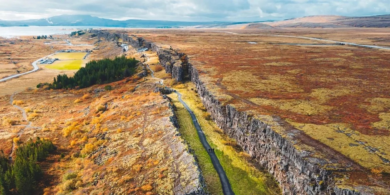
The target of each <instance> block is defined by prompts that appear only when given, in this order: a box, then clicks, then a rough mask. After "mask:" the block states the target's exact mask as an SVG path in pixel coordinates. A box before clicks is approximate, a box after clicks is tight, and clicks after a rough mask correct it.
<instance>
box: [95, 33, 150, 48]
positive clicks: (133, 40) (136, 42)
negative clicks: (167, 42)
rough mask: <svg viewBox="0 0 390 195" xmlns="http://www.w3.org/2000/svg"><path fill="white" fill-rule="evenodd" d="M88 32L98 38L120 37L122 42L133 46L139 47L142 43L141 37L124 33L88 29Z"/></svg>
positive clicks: (114, 39)
mask: <svg viewBox="0 0 390 195" xmlns="http://www.w3.org/2000/svg"><path fill="white" fill-rule="evenodd" d="M89 33H91V34H92V36H93V37H97V38H98V39H99V40H102V39H103V40H105V41H118V40H119V39H121V40H122V42H123V43H128V44H129V45H131V46H132V47H134V48H139V47H141V46H142V45H143V44H144V39H143V38H138V37H136V36H129V35H127V34H125V33H111V32H109V31H103V30H90V31H89Z"/></svg>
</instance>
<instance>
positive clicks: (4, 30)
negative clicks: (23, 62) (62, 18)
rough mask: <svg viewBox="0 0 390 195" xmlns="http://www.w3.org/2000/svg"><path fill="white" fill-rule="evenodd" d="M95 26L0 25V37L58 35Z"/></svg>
mask: <svg viewBox="0 0 390 195" xmlns="http://www.w3.org/2000/svg"><path fill="white" fill-rule="evenodd" d="M90 28H97V27H80V26H28V27H20V26H18V27H0V37H6V38H12V37H19V36H38V35H58V34H70V33H71V32H73V31H76V30H84V29H90Z"/></svg>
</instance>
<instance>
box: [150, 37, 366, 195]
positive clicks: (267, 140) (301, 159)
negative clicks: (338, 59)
mask: <svg viewBox="0 0 390 195" xmlns="http://www.w3.org/2000/svg"><path fill="white" fill-rule="evenodd" d="M152 45H153V44H152ZM153 50H154V51H156V52H157V53H158V56H159V58H160V62H161V64H162V65H163V66H164V67H165V69H166V71H167V72H170V73H172V77H173V78H175V79H177V80H182V79H183V78H184V77H185V76H186V75H185V72H186V73H187V74H188V78H189V79H191V81H192V82H193V83H195V85H196V89H197V92H198V94H199V96H200V98H201V99H202V102H203V104H204V106H205V107H206V108H207V110H208V112H210V114H211V116H212V117H213V119H214V121H215V122H216V123H217V125H218V126H219V127H220V128H221V129H223V131H224V132H225V133H226V134H227V135H229V137H231V138H234V139H235V140H236V141H237V143H238V145H239V146H241V147H242V149H243V150H244V151H246V152H247V153H249V154H250V156H251V157H252V158H253V159H254V160H255V161H256V162H257V163H258V164H259V165H261V166H262V167H264V168H265V169H266V170H267V171H268V172H269V173H271V174H272V175H273V176H274V177H275V179H276V180H277V181H278V182H279V184H280V187H281V188H282V190H283V193H284V194H332V195H344V194H348V195H358V194H361V193H359V192H356V191H354V190H349V189H341V188H339V187H336V186H335V181H334V176H333V174H332V172H331V171H328V170H325V169H323V168H322V167H323V166H319V165H318V164H321V163H319V162H320V161H321V159H315V158H312V157H310V158H309V153H308V152H307V151H304V150H302V151H300V150H298V149H296V147H294V145H293V142H294V141H293V139H287V138H286V137H285V136H282V135H280V134H278V133H277V132H276V131H274V130H273V129H272V127H271V126H270V125H269V124H267V122H265V121H261V120H259V119H256V118H255V117H253V116H250V115H249V114H247V113H246V112H240V111H238V110H236V109H235V108H234V107H233V106H231V105H222V104H221V103H220V102H219V101H218V100H217V99H216V98H215V97H214V96H213V94H212V93H210V92H209V91H208V89H207V86H206V85H205V84H204V83H203V82H202V81H201V79H200V77H199V72H198V70H197V69H196V67H194V66H193V65H191V64H190V63H188V58H187V56H186V55H185V54H183V53H180V54H179V53H176V52H175V51H173V50H164V49H161V48H157V47H156V46H155V45H154V46H153ZM183 56H185V60H183V61H181V60H180V62H181V63H180V62H179V63H180V66H178V67H180V68H178V69H175V66H174V64H176V63H178V60H179V59H181V57H183ZM183 64H186V66H184V65H183ZM185 68H186V70H185ZM290 134H291V135H290V136H292V137H294V136H296V137H298V136H300V132H299V131H297V130H295V131H292V132H291V133H290ZM320 147H321V146H320Z"/></svg>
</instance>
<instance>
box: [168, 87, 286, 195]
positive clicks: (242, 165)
mask: <svg viewBox="0 0 390 195" xmlns="http://www.w3.org/2000/svg"><path fill="white" fill-rule="evenodd" d="M174 88H175V87H174ZM191 88H194V87H193V86H192V83H188V84H185V85H180V87H177V88H175V89H176V90H177V91H179V92H180V93H182V94H183V97H182V98H183V100H184V101H186V103H187V104H188V106H189V107H190V108H191V109H192V110H193V112H194V113H195V115H196V117H197V119H198V122H199V124H200V125H201V127H202V130H203V132H204V133H205V135H206V136H207V140H208V142H209V144H210V145H211V146H212V147H213V148H214V149H215V153H216V155H217V157H218V159H219V161H220V163H221V165H222V166H223V168H224V170H225V172H226V175H227V177H228V178H229V181H230V184H231V186H232V189H233V191H234V193H235V194H237V195H240V194H242V195H252V194H253V195H254V194H256V195H257V194H280V190H279V188H278V186H277V184H276V182H275V181H274V180H273V179H272V177H270V176H269V175H268V174H265V173H263V172H261V171H259V170H258V169H256V168H255V167H254V166H252V165H251V164H250V163H249V161H248V159H247V158H248V156H247V154H245V153H243V152H241V151H240V150H239V147H237V145H236V144H235V141H234V140H232V139H230V138H228V137H227V136H226V135H224V134H223V133H222V130H221V129H219V128H218V127H217V126H216V124H215V123H214V122H213V121H212V120H210V119H208V118H209V116H208V114H207V112H205V111H204V107H203V106H202V104H201V102H200V98H199V97H198V96H197V94H196V93H195V92H194V91H192V90H189V89H191ZM169 97H170V98H172V100H173V104H174V105H175V106H176V108H177V110H176V116H177V117H178V120H179V124H180V129H179V131H180V133H181V134H182V136H183V138H184V139H185V140H186V141H187V142H188V143H189V145H190V146H191V148H192V149H193V150H194V152H195V155H196V156H197V157H198V160H199V165H200V167H201V170H202V174H203V176H204V178H205V181H206V185H207V187H208V190H209V192H210V193H211V194H222V189H221V184H220V181H219V177H218V175H217V172H216V171H215V170H214V167H213V165H212V164H211V160H210V158H209V156H208V154H207V152H206V151H205V150H204V148H203V146H202V144H201V142H200V141H199V138H198V135H197V132H196V129H195V127H194V125H193V123H192V120H191V116H190V115H189V114H188V112H187V110H186V109H185V108H184V107H183V106H182V105H181V103H180V102H179V101H178V100H177V95H176V94H171V95H170V96H169Z"/></svg>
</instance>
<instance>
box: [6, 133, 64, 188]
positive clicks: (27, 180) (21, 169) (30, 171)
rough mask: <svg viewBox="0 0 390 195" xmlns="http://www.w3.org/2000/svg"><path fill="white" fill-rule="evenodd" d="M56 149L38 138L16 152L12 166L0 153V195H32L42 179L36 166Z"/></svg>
mask: <svg viewBox="0 0 390 195" xmlns="http://www.w3.org/2000/svg"><path fill="white" fill-rule="evenodd" d="M56 149H57V148H56V147H55V146H54V145H53V143H52V142H51V141H49V140H42V139H40V138H39V137H38V138H37V140H36V141H35V142H34V141H33V140H29V141H28V142H27V143H26V144H24V145H22V146H20V147H19V148H18V149H17V150H16V158H15V161H14V163H13V164H11V163H10V162H9V160H8V159H7V158H6V157H5V155H4V153H3V152H2V151H1V153H0V195H11V194H20V195H28V194H32V193H33V192H34V191H35V190H36V187H37V186H38V182H39V180H40V179H41V178H42V175H43V174H42V170H41V168H40V167H39V165H38V164H37V162H39V161H44V160H45V159H46V157H47V156H48V155H49V154H50V153H53V152H54V151H55V150H56Z"/></svg>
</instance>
